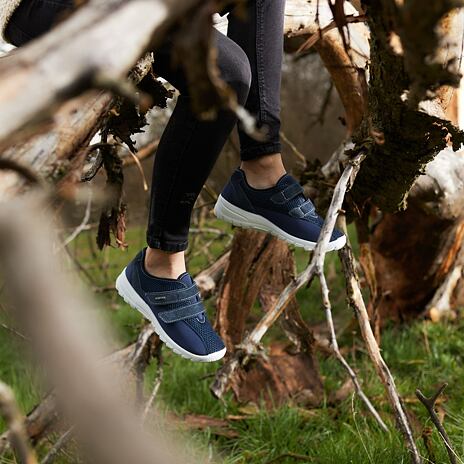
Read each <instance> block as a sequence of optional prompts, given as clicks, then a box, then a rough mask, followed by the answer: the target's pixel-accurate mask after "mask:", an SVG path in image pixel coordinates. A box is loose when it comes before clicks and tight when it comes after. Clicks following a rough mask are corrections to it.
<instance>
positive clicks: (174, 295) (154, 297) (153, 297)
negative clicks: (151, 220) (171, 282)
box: [146, 284, 200, 306]
mask: <svg viewBox="0 0 464 464" xmlns="http://www.w3.org/2000/svg"><path fill="white" fill-rule="evenodd" d="M199 293H200V292H199V290H198V287H197V286H196V285H195V284H193V285H192V286H191V287H188V288H182V289H179V290H168V291H166V292H152V293H147V294H146V296H147V298H148V300H149V301H150V303H152V304H154V305H157V306H158V305H168V304H171V303H179V301H184V300H188V299H189V298H192V297H194V296H197V295H198V294H199Z"/></svg>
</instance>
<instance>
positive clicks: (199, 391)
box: [0, 222, 464, 464]
mask: <svg viewBox="0 0 464 464" xmlns="http://www.w3.org/2000/svg"><path fill="white" fill-rule="evenodd" d="M208 225H209V226H211V227H217V224H216V223H214V222H213V223H211V224H208ZM211 238H212V236H211ZM90 240H92V237H90ZM127 240H128V242H129V244H130V247H129V250H128V251H127V252H122V251H120V250H116V249H109V250H107V251H105V252H104V253H100V252H92V251H91V247H90V246H89V237H88V236H87V234H82V235H81V236H80V237H79V238H78V239H77V240H76V241H75V242H74V243H73V246H72V247H73V250H72V251H73V253H75V254H76V256H77V257H78V259H79V262H80V263H81V264H82V266H84V268H85V273H86V274H87V275H88V280H89V281H90V280H91V281H92V285H94V286H98V287H105V286H108V285H110V284H112V282H113V281H114V279H115V277H116V276H117V274H118V273H119V272H120V269H121V268H122V267H123V266H124V265H125V264H126V263H127V262H128V261H129V260H130V259H131V257H132V256H133V254H134V253H135V252H136V251H137V250H138V249H139V248H141V247H142V246H143V243H144V233H143V231H142V230H141V229H139V228H133V229H131V230H129V233H128V237H127ZM225 243H226V238H222V239H221V240H218V241H217V243H214V245H213V246H212V247H211V248H210V252H211V255H212V256H213V257H214V256H217V255H219V254H220V253H221V251H222V249H223V247H224V245H225ZM296 259H297V266H298V268H299V270H301V269H302V268H304V266H305V264H306V263H307V260H308V255H307V254H305V253H303V252H301V251H297V252H296ZM102 263H103V264H104V263H106V271H104V272H102V271H101V266H102ZM206 264H207V257H206V256H204V255H199V256H197V257H195V258H192V259H191V262H190V264H189V265H190V270H191V272H192V273H193V274H194V273H196V272H197V271H198V270H200V269H201V268H202V267H204V266H205V265H206ZM327 271H328V276H329V281H330V284H331V290H332V294H331V295H332V299H333V303H334V314H335V317H336V319H337V321H338V322H339V325H340V326H341V327H345V329H344V330H343V331H342V334H341V337H340V344H341V346H343V347H349V348H350V349H349V350H348V352H347V353H346V355H347V358H348V359H349V361H350V363H351V364H352V366H353V367H354V368H355V369H356V370H357V371H358V373H359V376H360V378H361V379H362V383H363V387H364V388H365V391H366V393H367V394H368V395H369V397H370V398H371V399H372V400H373V402H374V404H375V405H376V407H377V408H378V409H379V411H380V413H381V415H382V416H383V418H384V419H385V421H386V422H387V424H388V425H389V427H390V432H389V433H384V432H383V431H381V430H380V428H379V427H378V426H377V424H376V423H375V421H373V420H372V418H371V417H370V416H369V415H368V414H367V413H366V410H365V408H364V406H363V405H362V403H361V402H360V401H359V399H358V398H357V397H349V398H348V399H347V400H345V401H344V402H342V403H340V404H338V405H337V406H336V407H334V406H333V405H332V406H329V405H328V404H326V403H325V402H324V404H322V405H321V407H320V408H318V409H313V410H304V409H302V408H299V407H297V406H294V405H286V406H285V407H281V408H275V409H274V410H271V411H269V410H265V409H264V408H249V407H248V408H246V409H243V408H241V405H238V404H236V403H235V402H234V401H233V399H232V397H231V395H228V396H227V398H226V401H224V402H220V401H218V400H216V399H214V398H213V396H212V395H211V394H210V392H209V384H210V382H211V376H212V375H213V374H214V372H215V369H216V368H217V365H215V364H206V365H205V364H195V363H189V362H187V361H185V360H183V359H181V358H179V357H176V356H174V355H172V354H171V353H170V352H168V351H165V369H164V382H163V384H162V387H161V390H160V393H159V398H158V401H159V406H160V407H161V409H162V410H165V411H172V412H174V413H176V414H180V415H182V414H205V415H208V416H213V417H218V418H227V417H228V416H229V415H242V416H243V417H244V418H243V419H242V420H238V421H237V420H235V421H230V429H231V430H233V431H234V432H236V434H237V437H235V438H226V437H223V436H217V435H215V434H214V432H213V431H211V430H207V431H202V432H192V433H190V434H189V436H191V437H192V439H193V440H194V442H195V443H198V444H199V445H200V446H202V447H205V448H207V447H209V448H211V449H213V450H214V452H215V454H216V455H217V456H218V458H220V459H222V460H223V461H224V462H225V463H227V464H238V463H247V464H248V463H250V464H254V463H256V464H258V463H259V464H262V463H268V462H271V461H272V462H276V463H282V464H285V463H296V462H304V461H302V460H301V459H300V458H301V457H302V456H305V457H307V458H308V462H316V463H327V464H329V463H334V464H335V463H336V464H344V463H346V464H348V463H353V464H359V463H375V464H380V463H382V464H390V463H391V464H398V463H402V462H405V463H407V462H409V459H408V454H407V452H406V451H405V449H404V446H403V442H402V440H401V437H400V436H399V435H398V433H397V432H396V431H395V428H394V423H393V420H392V416H391V411H390V408H389V406H388V403H387V401H386V399H385V395H384V393H383V388H382V386H381V384H380V383H379V381H378V379H377V377H376V375H375V372H374V371H373V369H372V366H371V363H370V361H369V359H368V357H367V355H366V352H365V348H364V345H363V343H362V341H361V340H360V338H359V335H358V334H357V333H356V331H355V329H356V325H355V324H350V322H351V321H352V313H351V310H350V309H348V308H347V307H346V302H345V296H344V284H343V277H342V276H341V273H340V272H339V265H338V262H337V257H336V255H335V254H331V255H330V256H329V258H328V260H327ZM84 279H85V277H84ZM318 292H319V289H318V286H317V285H316V284H313V286H312V287H311V289H309V290H307V289H304V290H302V291H300V292H299V294H298V301H299V303H300V305H301V308H302V312H303V314H304V317H305V318H306V319H307V320H308V321H310V322H311V323H315V322H323V321H324V317H323V313H322V311H321V304H320V297H319V293H318ZM97 298H98V299H99V300H100V303H101V307H102V312H103V314H104V315H105V317H107V319H108V321H109V322H110V324H111V325H112V326H113V328H114V330H115V332H116V336H117V340H118V345H119V346H122V345H124V344H126V343H129V342H130V341H132V340H133V339H134V337H135V336H136V334H137V332H138V330H139V328H140V327H141V325H142V322H143V321H142V318H141V317H140V316H139V314H138V313H137V312H136V311H133V310H132V309H131V308H129V307H128V306H127V305H126V304H124V302H122V301H121V300H120V299H119V298H118V297H117V295H116V294H115V293H114V292H113V291H106V292H100V293H97ZM208 307H209V308H210V310H213V308H214V304H213V302H208ZM340 321H341V322H340ZM0 322H2V323H4V324H7V325H9V326H11V325H12V321H10V320H9V319H8V317H7V315H6V313H4V312H0ZM463 330H464V322H463V321H461V320H459V319H458V320H457V321H454V322H447V323H441V324H431V323H430V322H426V321H417V322H415V323H413V324H411V325H409V326H401V327H400V326H393V325H392V326H391V327H387V328H386V329H385V330H384V331H383V334H382V352H383V355H384V357H385V360H386V361H387V363H388V364H389V365H390V367H391V369H392V371H393V373H394V375H395V378H396V381H397V386H398V389H399V391H400V393H401V394H402V395H403V397H404V399H405V402H406V404H407V407H408V409H409V410H410V411H411V414H412V415H413V423H414V424H416V426H415V428H416V431H417V443H418V446H419V447H420V450H421V453H422V454H423V455H424V456H427V454H426V452H425V449H424V446H423V443H422V440H421V437H420V433H421V430H422V427H423V425H427V426H430V425H431V424H430V420H429V419H428V417H427V414H426V413H425V412H424V410H423V408H422V406H421V405H420V404H419V403H418V402H417V400H416V399H415V396H414V391H415V389H416V388H417V387H419V388H421V389H422V390H423V392H424V393H425V394H430V393H432V392H433V391H435V390H436V388H437V386H438V385H439V384H440V383H441V382H443V381H447V382H448V383H449V387H448V389H447V390H446V395H445V401H444V402H443V404H441V407H442V408H443V409H444V411H445V412H446V414H445V422H444V425H445V427H446V429H447V431H448V433H449V434H450V436H451V439H452V440H453V442H454V444H455V446H456V448H457V451H458V454H459V455H460V456H464V412H463V411H464V394H463V393H464V392H463V390H464V384H463V379H464V338H463V337H462V333H463ZM269 338H270V337H267V338H266V341H269ZM21 346H22V341H21V340H19V339H18V337H17V336H15V335H13V334H12V333H11V332H9V331H7V330H4V329H2V328H0V379H1V380H2V381H4V382H6V383H7V384H9V385H10V386H11V387H12V388H13V389H14V391H15V393H16V397H17V400H18V402H19V405H20V407H21V408H22V409H23V410H24V411H25V412H26V411H29V410H30V409H31V408H32V407H33V406H34V405H35V404H36V403H37V402H38V401H39V400H40V398H41V395H42V392H41V388H40V380H39V378H40V376H39V374H38V373H37V372H35V370H34V368H33V367H32V366H31V364H30V363H29V362H28V358H27V354H26V353H24V352H23V351H22V349H21ZM320 369H321V373H322V375H323V377H324V380H325V382H324V386H325V390H326V395H327V396H328V395H329V394H330V392H332V391H334V390H335V389H337V388H338V387H339V386H340V385H341V384H342V383H343V382H344V381H345V379H346V376H345V373H344V371H343V370H342V368H341V367H340V365H339V364H338V363H337V362H336V361H335V360H334V359H332V358H327V357H324V356H320ZM154 374H155V366H151V367H150V368H149V370H148V373H147V379H146V387H147V392H148V390H149V388H150V385H151V382H152V380H153V376H154ZM0 427H3V425H2V424H0ZM184 436H185V435H184ZM432 439H433V447H434V452H435V454H436V457H437V463H447V462H448V460H447V458H446V452H445V450H444V448H443V446H442V445H441V442H440V440H439V437H438V436H437V433H436V432H435V431H434V432H433V436H432ZM0 462H5V463H6V462H13V461H9V460H4V461H1V460H0ZM59 462H72V461H70V460H69V459H66V458H63V457H62V458H61V459H60V461H59Z"/></svg>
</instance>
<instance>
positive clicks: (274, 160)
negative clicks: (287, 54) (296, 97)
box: [227, 0, 286, 188]
mask: <svg viewBox="0 0 464 464" xmlns="http://www.w3.org/2000/svg"><path fill="white" fill-rule="evenodd" d="M284 8H285V0H271V1H270V0H251V1H250V2H249V3H248V6H247V15H246V19H245V20H243V18H241V17H240V18H239V17H237V16H236V15H234V14H233V13H232V14H229V28H228V34H227V35H228V36H229V37H230V38H231V39H232V40H234V42H236V43H237V44H239V45H240V47H241V48H242V49H243V50H244V51H245V52H246V54H247V56H248V58H249V60H250V63H251V70H252V76H253V78H252V83H251V88H250V93H249V96H248V99H247V102H246V104H245V108H246V109H247V110H248V111H250V113H252V114H253V115H254V116H255V117H256V119H257V123H258V126H263V125H264V126H266V128H267V140H266V141H265V142H264V143H263V142H260V141H257V140H255V139H253V138H252V137H250V136H249V135H247V134H246V133H245V132H244V131H243V130H242V129H241V126H240V124H239V137H240V147H241V159H242V163H241V168H242V170H243V171H244V172H245V174H246V178H247V180H248V182H249V183H250V185H251V186H253V187H255V188H267V187H271V186H273V185H275V184H276V183H277V181H278V180H279V179H280V178H281V177H282V176H283V175H284V174H285V172H286V171H285V168H284V165H283V162H282V157H281V155H280V152H281V144H280V137H279V132H280V83H281V74H282V59H283V27H284Z"/></svg>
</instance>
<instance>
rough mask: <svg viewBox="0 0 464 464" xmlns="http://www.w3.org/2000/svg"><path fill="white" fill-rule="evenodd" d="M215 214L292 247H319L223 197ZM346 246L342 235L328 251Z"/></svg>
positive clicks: (217, 203)
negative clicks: (282, 241)
mask: <svg viewBox="0 0 464 464" xmlns="http://www.w3.org/2000/svg"><path fill="white" fill-rule="evenodd" d="M214 214H215V215H216V217H218V218H219V219H223V220H224V221H227V222H230V223H232V224H233V225H235V226H239V227H245V228H252V229H258V230H262V231H264V232H268V233H270V234H272V235H275V236H276V237H278V238H280V239H282V240H285V241H286V242H288V243H291V244H292V245H295V246H298V247H303V248H304V249H305V250H314V249H315V248H316V245H317V242H311V241H309V240H303V239H302V238H298V237H294V236H293V235H290V234H289V233H287V232H285V231H284V230H282V229H281V228H280V227H278V226H276V225H275V224H273V223H272V222H271V221H269V220H268V219H266V218H265V217H263V216H260V215H259V214H254V213H250V212H249V211H246V210H244V209H242V208H239V207H238V206H235V205H233V204H232V203H230V202H229V201H227V200H226V199H225V198H224V197H223V196H222V195H219V198H218V200H217V202H216V205H215V206H214ZM345 245H346V237H345V235H342V236H341V237H339V238H337V240H333V241H332V242H330V243H329V244H328V245H327V249H326V251H334V250H340V248H343V247H344V246H345Z"/></svg>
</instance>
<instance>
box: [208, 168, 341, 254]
mask: <svg viewBox="0 0 464 464" xmlns="http://www.w3.org/2000/svg"><path fill="white" fill-rule="evenodd" d="M214 213H215V215H216V216H217V217H218V218H219V219H223V220H224V221H227V222H230V223H231V224H233V225H235V226H239V227H244V228H252V229H258V230H262V231H264V232H268V233H270V234H273V235H275V236H276V237H278V238H280V239H282V240H285V241H286V242H288V243H290V244H292V245H295V246H297V247H302V248H304V249H305V250H314V248H315V247H316V244H317V241H318V239H319V236H320V233H321V229H322V226H323V225H324V220H323V219H322V218H321V217H320V216H319V215H318V214H317V212H316V208H315V207H314V205H313V203H312V202H311V200H309V199H307V198H306V197H305V195H304V191H303V187H302V186H301V185H300V184H299V183H298V181H297V180H296V179H295V178H294V177H292V176H291V175H289V174H284V175H283V176H282V177H281V178H280V179H279V181H278V182H277V183H276V185H275V186H274V187H270V188H266V189H256V188H253V187H251V186H250V185H249V184H248V182H247V179H246V176H245V173H244V172H243V171H242V170H241V169H237V170H236V171H235V172H234V173H233V174H232V177H231V178H230V180H229V182H228V183H227V185H226V186H225V187H224V190H223V191H222V193H221V194H220V195H219V198H218V200H217V202H216V205H215V207H214ZM345 244H346V236H345V235H344V234H343V233H342V232H340V231H339V230H337V229H335V230H334V231H333V233H332V236H331V238H330V242H329V244H328V245H327V249H326V251H333V250H339V249H340V248H343V247H344V246H345Z"/></svg>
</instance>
